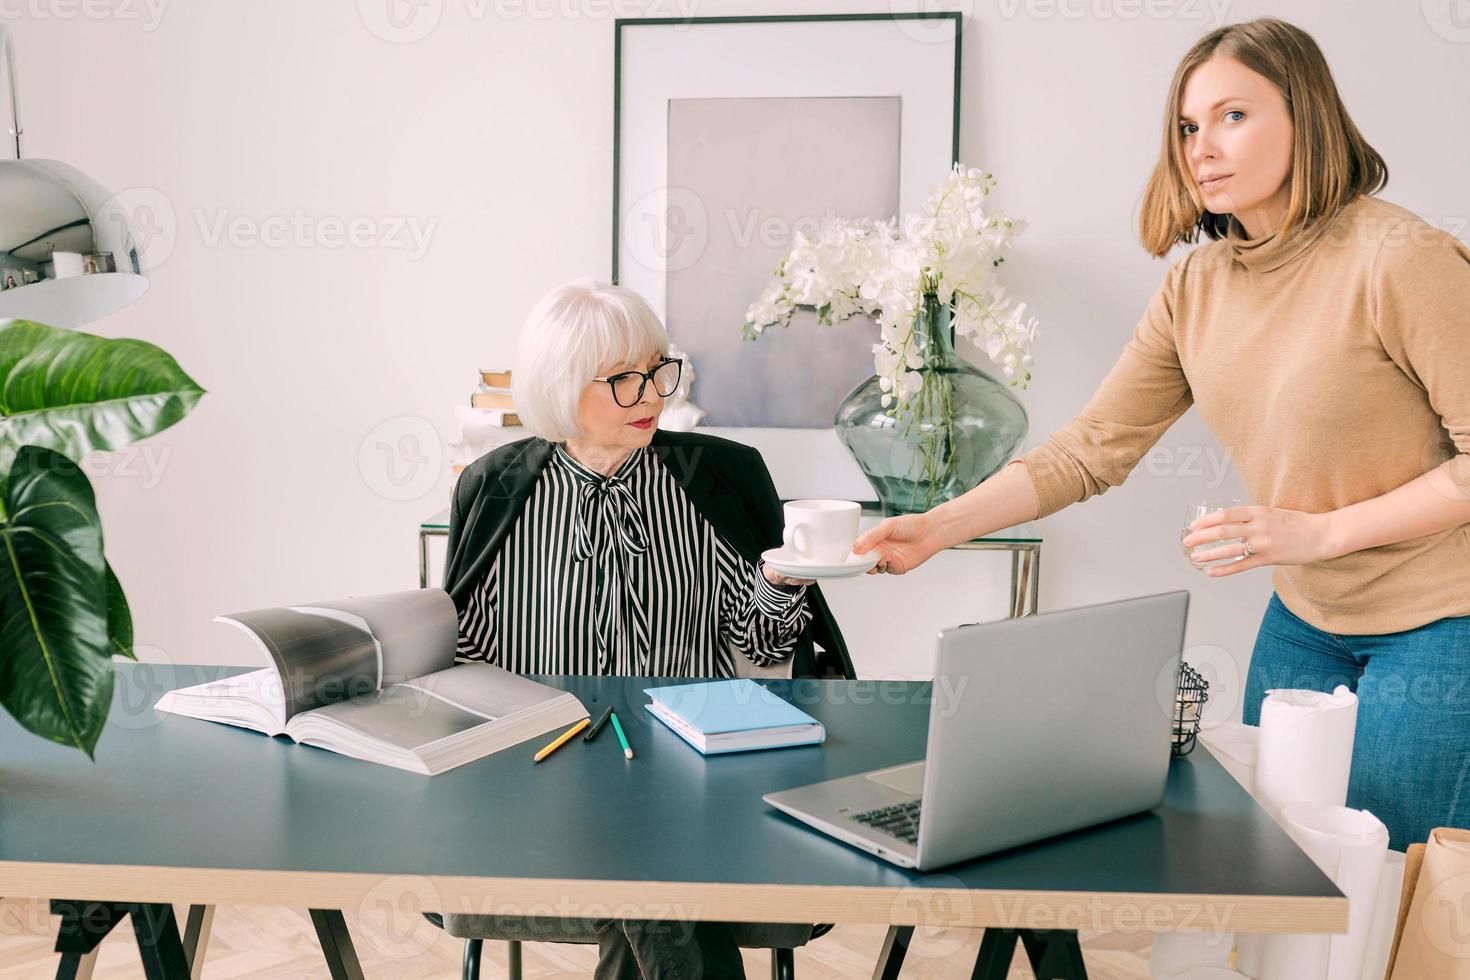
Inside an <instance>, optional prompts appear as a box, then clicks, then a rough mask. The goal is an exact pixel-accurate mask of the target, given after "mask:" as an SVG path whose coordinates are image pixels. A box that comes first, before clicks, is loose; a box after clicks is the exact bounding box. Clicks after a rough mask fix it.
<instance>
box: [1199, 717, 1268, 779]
mask: <svg viewBox="0 0 1470 980" xmlns="http://www.w3.org/2000/svg"><path fill="white" fill-rule="evenodd" d="M1199 737H1200V741H1202V742H1204V743H1205V747H1206V748H1207V749H1209V750H1210V753H1211V754H1212V755H1214V757H1215V758H1216V759H1218V760H1219V761H1220V765H1222V766H1224V767H1225V771H1226V772H1228V773H1230V775H1231V776H1234V777H1235V781H1236V782H1237V783H1239V784H1240V785H1241V786H1243V787H1245V791H1246V792H1247V793H1251V794H1254V793H1255V791H1256V752H1257V750H1258V748H1259V746H1260V743H1261V730H1260V729H1259V728H1257V727H1256V726H1255V725H1242V724H1240V723H1239V722H1228V723H1226V724H1223V725H1216V726H1214V727H1213V728H1206V729H1205V730H1204V731H1202V732H1200V733H1199Z"/></svg>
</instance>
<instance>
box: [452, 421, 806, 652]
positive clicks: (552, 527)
mask: <svg viewBox="0 0 1470 980" xmlns="http://www.w3.org/2000/svg"><path fill="white" fill-rule="evenodd" d="M805 593H806V589H805V588H804V587H800V588H795V589H792V588H785V587H780V586H776V585H772V584H771V583H770V582H768V581H766V579H765V576H764V575H762V574H761V571H760V569H759V568H758V567H757V566H756V565H753V564H751V563H750V562H748V561H746V560H745V559H744V558H743V557H742V556H741V555H740V554H739V553H738V552H737V551H735V549H734V548H733V547H731V546H730V545H729V544H727V543H726V542H725V541H724V540H723V539H722V538H720V536H719V535H718V534H716V533H715V530H714V528H713V527H712V526H711V525H710V524H709V523H708V522H707V521H705V520H704V518H702V517H701V516H700V515H699V513H698V511H696V510H695V509H694V506H693V505H692V504H691V503H690V502H689V500H688V498H687V497H686V496H685V495H684V492H683V490H681V489H680V487H679V485H678V484H677V483H676V482H675V480H674V478H673V475H672V474H671V473H670V472H669V471H668V470H667V469H666V468H665V467H664V465H663V464H662V463H661V462H660V461H659V460H658V458H657V456H655V455H654V454H652V453H649V452H647V451H646V450H642V449H639V450H636V451H634V453H633V455H632V456H630V457H629V458H628V459H627V460H626V461H625V462H624V463H623V465H622V466H620V467H619V468H618V470H617V472H616V473H614V474H613V475H612V476H606V475H604V474H601V473H598V472H597V471H595V470H592V469H590V468H588V467H586V466H583V465H582V464H581V463H579V462H578V461H577V460H576V459H574V458H572V456H571V454H569V453H568V452H567V450H566V447H565V446H560V445H559V446H557V448H556V451H555V453H554V454H553V456H552V458H551V461H550V463H548V465H547V466H546V469H545V470H544V471H543V473H542V475H541V477H540V479H539V480H538V481H537V483H536V486H535V487H534V488H533V489H532V491H531V495H530V497H529V498H528V499H527V500H526V505H525V509H524V510H523V511H522V512H521V515H520V517H519V518H518V519H517V521H516V523H515V525H514V526H513V527H512V528H511V531H510V533H509V534H508V535H507V536H506V539H505V543H504V545H503V546H502V548H501V551H500V553H499V555H497V556H496V558H495V560H494V561H493V562H492V563H491V565H490V568H489V570H488V571H487V572H486V574H485V578H484V579H483V581H482V582H481V584H480V586H479V587H478V588H477V589H476V590H475V592H474V593H473V595H472V596H471V599H470V602H469V603H468V605H467V606H466V608H465V610H464V611H463V613H461V615H460V620H459V646H458V651H457V654H456V660H458V661H461V662H463V661H471V660H485V661H489V662H491V663H495V664H499V665H500V666H501V667H504V668H506V669H507V670H511V671H515V672H518V673H548V674H619V675H646V676H661V677H662V676H683V677H729V676H733V675H734V674H735V660H734V657H735V656H736V655H740V656H744V657H745V658H747V659H748V660H749V661H750V662H751V663H753V664H756V665H758V666H768V665H770V664H774V663H778V662H780V661H781V660H784V659H785V658H786V657H788V656H790V654H791V651H792V649H794V647H795V645H796V641H797V639H798V637H799V636H800V635H801V631H802V629H803V628H805V626H806V624H807V622H808V620H810V618H811V610H810V609H809V608H808V606H807V603H806V601H805Z"/></svg>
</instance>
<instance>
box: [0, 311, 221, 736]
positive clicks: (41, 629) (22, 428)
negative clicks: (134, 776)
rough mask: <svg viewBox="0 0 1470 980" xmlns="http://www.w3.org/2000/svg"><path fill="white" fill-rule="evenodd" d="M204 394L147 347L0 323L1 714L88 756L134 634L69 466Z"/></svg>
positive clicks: (170, 419)
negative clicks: (119, 660)
mask: <svg viewBox="0 0 1470 980" xmlns="http://www.w3.org/2000/svg"><path fill="white" fill-rule="evenodd" d="M203 394H204V389H202V388H200V387H199V386H198V385H197V384H195V383H194V381H193V379H191V378H190V377H189V376H188V375H187V374H185V373H184V371H183V370H182V369H181V368H180V367H179V366H178V364H177V363H175V361H174V359H173V358H172V357H170V356H169V355H168V354H166V353H164V352H163V351H162V350H160V349H159V348H158V347H155V346H154V345H153V344H149V343H146V342H144V341H141V340H112V339H107V338H103V337H97V336H94V335H92V334H87V333H81V332H78V331H72V330H62V329H58V328H56V327H50V326H46V325H44V324H40V323H35V322H33V321H30V320H0V704H3V705H4V706H5V708H6V710H7V711H9V712H10V713H11V714H12V715H14V716H15V719H16V720H17V721H18V722H20V724H21V725H22V726H23V727H25V728H27V729H29V730H30V731H32V732H34V733H35V734H37V735H40V736H41V737H42V738H46V739H50V740H51V741H54V742H58V743H60V744H62V745H68V746H74V747H76V748H79V749H81V750H82V751H83V752H85V753H87V755H88V757H89V758H95V756H94V755H93V750H94V748H95V746H96V744H97V739H98V737H99V736H100V735H101V734H102V726H103V723H104V722H105V721H106V719H107V711H108V708H109V707H110V706H111V702H112V680H113V675H112V657H113V655H114V654H119V655H122V656H125V657H130V658H131V657H133V649H132V647H133V627H132V617H131V614H130V613H129V611H128V602H127V598H126V595H125V594H124V592H123V589H122V585H121V583H119V582H118V579H117V576H116V575H115V574H113V571H112V567H111V566H110V565H109V564H108V562H107V559H106V557H105V555H104V553H103V542H102V523H101V520H100V519H99V517H98V514H97V505H96V501H95V498H94V496H93V493H92V484H91V481H90V480H88V478H87V475H86V474H85V473H84V472H82V469H81V467H80V466H78V465H77V464H78V463H79V462H80V461H81V459H82V457H83V456H85V455H86V454H87V453H89V452H93V451H97V450H112V449H119V448H121V447H123V446H126V445H128V444H130V443H133V442H136V441H138V440H139V439H143V438H146V437H147V436H151V435H153V434H155V433H157V432H161V431H162V430H164V429H166V428H168V427H169V426H171V425H173V424H174V423H175V422H177V421H178V420H179V419H181V418H183V417H184V416H185V415H186V414H187V413H188V412H189V410H190V409H192V408H193V407H194V405H195V403H197V402H198V401H199V398H200V396H202V395H203Z"/></svg>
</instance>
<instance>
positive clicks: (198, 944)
mask: <svg viewBox="0 0 1470 980" xmlns="http://www.w3.org/2000/svg"><path fill="white" fill-rule="evenodd" d="M213 925H214V906H213V905H191V906H189V919H188V921H187V922H185V923H184V955H185V956H186V957H188V960H189V977H190V980H199V978H200V977H201V976H202V975H203V973H204V950H205V947H206V946H208V945H209V930H210V928H211V927H212V926H213Z"/></svg>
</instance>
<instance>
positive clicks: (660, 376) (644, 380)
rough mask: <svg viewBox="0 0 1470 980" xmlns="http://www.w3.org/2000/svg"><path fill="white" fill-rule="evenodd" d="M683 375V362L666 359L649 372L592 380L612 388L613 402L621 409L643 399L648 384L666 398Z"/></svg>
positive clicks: (626, 372) (634, 372)
mask: <svg viewBox="0 0 1470 980" xmlns="http://www.w3.org/2000/svg"><path fill="white" fill-rule="evenodd" d="M683 373H684V362H683V361H682V360H680V359H679V358H677V357H666V358H664V359H663V360H662V361H660V362H659V363H657V364H655V365H654V366H653V368H652V369H651V370H649V371H622V372H620V373H618V374H613V375H609V376H608V377H605V378H593V379H592V380H593V381H601V382H602V383H603V384H605V385H607V386H609V387H610V388H612V395H613V401H615V402H617V403H618V405H620V406H621V407H623V408H632V407H633V406H634V405H636V404H638V402H639V401H641V400H642V398H643V390H644V388H645V387H646V386H647V384H648V382H650V381H652V382H653V390H654V391H656V392H658V394H659V397H660V398H667V397H669V396H670V395H672V394H673V393H674V389H675V388H678V387H679V377H680V376H681V375H682V374H683Z"/></svg>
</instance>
